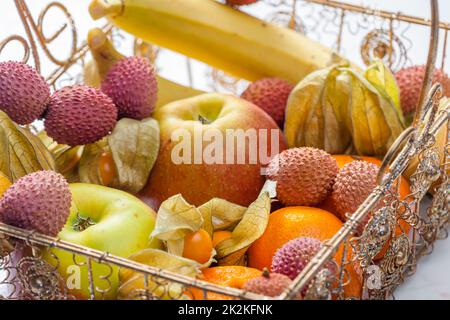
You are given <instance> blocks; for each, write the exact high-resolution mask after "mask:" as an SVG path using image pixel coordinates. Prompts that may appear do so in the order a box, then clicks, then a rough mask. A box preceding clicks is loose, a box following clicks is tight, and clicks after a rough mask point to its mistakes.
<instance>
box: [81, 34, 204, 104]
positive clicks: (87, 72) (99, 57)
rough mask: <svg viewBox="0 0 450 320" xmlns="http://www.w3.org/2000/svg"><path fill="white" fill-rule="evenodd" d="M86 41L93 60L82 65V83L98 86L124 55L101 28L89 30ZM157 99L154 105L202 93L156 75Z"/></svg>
mask: <svg viewBox="0 0 450 320" xmlns="http://www.w3.org/2000/svg"><path fill="white" fill-rule="evenodd" d="M87 43H88V46H89V49H90V50H91V54H92V57H93V58H94V60H91V61H88V62H87V63H86V65H85V66H84V72H83V77H84V83H85V84H87V85H89V86H92V87H96V88H98V87H100V84H101V81H102V79H103V78H104V77H105V76H106V74H107V73H108V71H109V69H110V68H111V67H112V66H113V65H114V64H115V63H116V62H117V61H119V60H120V59H122V58H124V56H123V55H122V54H121V53H120V52H118V51H117V50H116V49H115V48H114V46H113V44H112V43H111V41H110V40H109V39H108V38H107V36H106V34H105V33H104V32H103V30H101V29H98V28H95V29H92V30H90V31H89V33H88V39H87ZM157 81H158V101H157V104H156V107H157V108H158V107H160V106H163V105H165V104H167V103H169V102H172V101H176V100H181V99H186V98H190V97H193V96H196V95H199V94H202V93H204V92H203V91H200V90H195V89H193V88H190V87H185V86H182V85H180V84H178V83H175V82H172V81H170V80H167V79H165V78H163V77H160V76H157Z"/></svg>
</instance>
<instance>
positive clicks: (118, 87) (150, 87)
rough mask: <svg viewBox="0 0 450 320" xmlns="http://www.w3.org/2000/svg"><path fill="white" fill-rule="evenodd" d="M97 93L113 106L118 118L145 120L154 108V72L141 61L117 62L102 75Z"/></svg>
mask: <svg viewBox="0 0 450 320" xmlns="http://www.w3.org/2000/svg"><path fill="white" fill-rule="evenodd" d="M101 89H102V91H103V92H104V93H106V94H107V95H108V96H109V97H111V99H112V100H113V101H114V103H115V104H116V106H117V108H118V109H119V118H132V119H137V120H142V119H144V118H147V117H149V116H150V115H151V113H152V112H153V110H154V108H155V106H156V100H157V91H158V83H157V80H156V75H155V70H154V68H153V66H152V65H151V64H150V62H149V61H148V60H147V59H145V58H142V57H129V58H123V59H120V60H119V61H118V62H117V63H115V64H114V65H113V66H112V67H111V69H110V70H109V71H108V73H107V74H106V76H105V78H104V79H103V81H102V84H101Z"/></svg>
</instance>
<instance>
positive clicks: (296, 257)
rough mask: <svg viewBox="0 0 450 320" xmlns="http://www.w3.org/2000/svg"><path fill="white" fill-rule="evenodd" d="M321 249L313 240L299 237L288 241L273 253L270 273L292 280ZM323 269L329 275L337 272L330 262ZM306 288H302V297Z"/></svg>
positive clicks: (318, 242) (318, 243) (319, 244)
mask: <svg viewBox="0 0 450 320" xmlns="http://www.w3.org/2000/svg"><path fill="white" fill-rule="evenodd" d="M321 247H322V243H321V242H320V240H318V239H315V238H307V237H300V238H296V239H293V240H291V241H288V242H286V243H285V244H284V245H283V246H282V247H281V248H279V249H278V250H277V251H276V252H275V255H274V256H273V258H272V266H271V270H272V272H276V273H281V274H284V275H286V276H288V277H289V278H290V279H291V280H294V279H295V278H296V277H297V276H298V274H299V273H300V272H301V271H302V270H303V269H304V268H305V267H306V265H307V264H308V263H309V262H310V261H311V259H312V258H313V257H314V256H315V255H316V254H317V252H318V251H319V250H320V248H321ZM325 268H327V269H328V270H329V271H330V273H331V274H336V272H337V270H336V266H335V264H334V263H333V262H332V261H330V262H329V263H328V264H327V265H326V266H325ZM308 286H309V285H307V286H306V287H305V288H303V290H302V294H303V295H305V294H306V292H307V290H308Z"/></svg>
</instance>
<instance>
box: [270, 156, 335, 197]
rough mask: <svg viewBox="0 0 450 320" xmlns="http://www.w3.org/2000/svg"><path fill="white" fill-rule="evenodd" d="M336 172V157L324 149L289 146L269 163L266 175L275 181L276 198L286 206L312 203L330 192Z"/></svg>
mask: <svg viewBox="0 0 450 320" xmlns="http://www.w3.org/2000/svg"><path fill="white" fill-rule="evenodd" d="M338 171H339V167H338V164H337V162H336V160H335V159H334V158H333V157H332V156H330V155H329V154H328V153H326V152H325V151H322V150H319V149H315V148H310V147H302V148H292V149H288V150H285V151H283V152H281V153H279V154H277V155H276V156H275V157H274V158H273V159H272V160H271V161H270V163H269V165H268V167H267V170H266V174H267V178H268V179H270V180H273V181H276V183H277V187H276V190H277V198H278V200H280V201H281V202H282V203H283V204H285V205H290V206H293V205H299V206H315V205H317V204H319V203H321V202H322V201H323V200H324V199H325V198H326V197H327V195H328V194H329V193H330V192H331V188H332V186H333V183H334V179H335V177H336V175H337V173H338Z"/></svg>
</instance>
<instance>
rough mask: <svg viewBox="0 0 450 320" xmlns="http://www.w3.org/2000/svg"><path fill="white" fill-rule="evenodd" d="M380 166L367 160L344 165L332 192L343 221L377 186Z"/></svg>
mask: <svg viewBox="0 0 450 320" xmlns="http://www.w3.org/2000/svg"><path fill="white" fill-rule="evenodd" d="M378 171H379V167H378V166H377V165H376V164H373V163H369V162H367V161H352V162H350V163H347V164H346V165H345V166H343V167H342V168H341V169H340V170H339V173H338V175H337V177H336V181H335V183H334V185H333V191H332V193H331V199H332V202H333V204H334V206H335V208H336V211H337V213H338V214H339V215H340V219H341V220H342V221H346V220H347V216H346V215H347V214H352V213H354V212H355V211H356V210H357V209H358V207H359V206H360V205H361V204H362V203H363V201H364V200H366V198H367V197H368V196H369V195H370V193H371V192H372V191H373V189H375V187H376V186H377V175H378Z"/></svg>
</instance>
